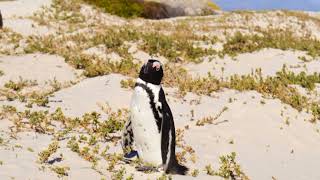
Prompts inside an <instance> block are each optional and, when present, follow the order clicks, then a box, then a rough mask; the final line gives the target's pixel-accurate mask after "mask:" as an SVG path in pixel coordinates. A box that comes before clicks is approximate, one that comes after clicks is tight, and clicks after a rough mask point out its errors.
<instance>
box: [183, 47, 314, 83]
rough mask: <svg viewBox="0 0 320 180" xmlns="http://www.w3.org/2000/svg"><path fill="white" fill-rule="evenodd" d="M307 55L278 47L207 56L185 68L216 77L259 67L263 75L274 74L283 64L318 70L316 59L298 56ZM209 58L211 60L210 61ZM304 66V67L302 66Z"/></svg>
mask: <svg viewBox="0 0 320 180" xmlns="http://www.w3.org/2000/svg"><path fill="white" fill-rule="evenodd" d="M303 56H304V57H307V58H308V59H312V58H311V57H309V56H307V55H306V53H304V52H300V51H282V50H278V49H263V50H261V51H258V52H253V53H244V54H240V55H238V56H236V57H235V58H231V57H229V56H226V57H224V58H212V59H210V58H207V59H205V60H204V62H202V63H199V64H194V63H190V64H187V65H186V66H185V68H186V69H187V70H188V71H189V72H190V73H191V74H192V75H193V76H196V77H197V76H200V77H203V76H207V75H208V72H210V73H211V74H212V75H214V76H216V77H220V78H221V77H223V78H226V77H230V76H232V75H235V74H238V75H248V74H251V73H252V72H255V70H256V69H260V68H261V72H262V75H263V76H274V75H275V74H276V72H279V71H281V70H282V68H283V66H284V65H285V66H286V67H287V68H288V69H289V70H290V71H293V72H301V71H306V72H307V73H309V74H312V73H314V72H319V69H320V62H319V61H318V60H317V59H316V60H313V61H311V62H303V61H302V60H301V59H299V57H303ZM210 60H211V61H210ZM304 66H305V67H304Z"/></svg>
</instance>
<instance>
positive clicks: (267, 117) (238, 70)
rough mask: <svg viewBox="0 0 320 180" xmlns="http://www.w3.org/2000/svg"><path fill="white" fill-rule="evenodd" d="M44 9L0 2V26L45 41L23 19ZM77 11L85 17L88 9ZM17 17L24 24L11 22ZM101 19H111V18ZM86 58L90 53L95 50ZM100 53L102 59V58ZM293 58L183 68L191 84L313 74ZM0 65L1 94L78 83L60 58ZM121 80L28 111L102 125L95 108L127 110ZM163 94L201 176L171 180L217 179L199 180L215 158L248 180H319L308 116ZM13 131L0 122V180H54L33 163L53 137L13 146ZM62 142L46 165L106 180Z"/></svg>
mask: <svg viewBox="0 0 320 180" xmlns="http://www.w3.org/2000/svg"><path fill="white" fill-rule="evenodd" d="M49 3H50V1H49V0H37V1H32V3H31V2H30V0H29V1H28V0H19V1H10V2H9V1H8V2H0V9H1V11H2V12H3V15H4V18H5V26H7V27H9V28H11V29H13V30H14V31H17V32H19V33H21V34H23V35H24V36H28V35H30V34H43V33H47V32H48V29H46V27H37V28H36V29H33V27H32V26H31V24H32V23H33V22H32V21H31V20H30V19H26V16H30V15H32V13H33V12H34V11H36V10H37V9H39V7H41V6H42V5H48V4H49ZM82 10H83V11H85V10H87V11H89V12H92V11H91V9H90V8H88V7H84V9H82ZM19 16H23V18H22V19H20V18H17V17H19ZM103 16H107V18H110V19H113V17H112V16H110V17H109V16H108V15H103ZM113 20H114V19H113ZM200 22H201V21H200ZM250 22H251V21H250ZM316 33H317V32H316ZM91 50H92V51H93V52H97V49H96V48H95V47H93V49H91ZM92 51H91V52H89V54H90V53H92ZM103 51H105V50H103ZM129 51H130V52H129V53H132V54H133V57H134V59H135V60H137V61H144V60H145V58H148V57H150V55H149V54H147V53H146V52H143V51H139V50H137V49H136V48H134V47H133V48H131V49H129ZM99 53H100V55H101V54H102V55H103V53H104V52H99ZM299 56H305V53H304V52H293V51H281V50H275V49H265V50H261V51H259V52H254V53H246V54H241V55H239V56H237V57H236V58H235V59H232V58H229V57H225V58H216V59H212V60H211V61H209V58H208V59H207V60H205V61H204V62H202V63H200V64H191V63H190V64H186V65H185V67H186V69H187V70H188V71H189V72H190V73H191V74H192V75H194V76H205V75H207V73H208V72H210V73H212V74H213V75H215V76H217V77H224V78H225V77H229V76H231V75H234V74H240V75H243V74H249V73H251V72H252V70H254V69H257V68H261V70H262V74H263V75H265V76H267V75H270V76H272V75H275V73H276V72H277V71H279V70H281V68H282V67H283V65H287V67H288V68H290V70H292V71H294V72H300V71H306V72H307V73H313V72H320V71H319V69H320V63H319V59H317V60H313V61H311V62H303V61H301V60H300V59H299V58H298V57H299ZM111 57H112V56H111ZM0 61H1V62H0V70H2V71H3V72H4V75H3V76H1V77H0V86H3V85H4V83H6V82H8V81H9V80H17V79H18V78H19V77H20V76H21V77H22V78H23V79H28V80H37V81H38V83H39V84H40V85H41V87H43V86H46V82H48V81H49V80H53V79H56V80H57V81H59V82H68V81H75V80H78V75H79V73H81V72H79V71H77V70H75V69H73V68H72V67H71V66H69V65H68V64H67V63H65V62H64V59H63V58H62V57H59V56H56V55H46V54H24V55H20V56H0ZM304 65H305V67H303V66H304ZM222 68H223V73H222ZM127 78H128V77H125V76H123V75H119V74H109V75H105V76H100V77H95V78H88V79H84V80H82V81H80V82H79V83H77V84H75V85H73V86H71V87H68V88H64V89H61V90H59V91H57V92H55V93H53V94H52V96H51V97H50V98H49V104H48V107H41V108H39V107H35V108H33V110H38V109H43V110H49V111H50V112H53V111H54V110H55V109H56V108H58V107H61V108H62V110H63V111H64V113H65V114H66V115H67V116H72V117H80V116H82V115H83V114H84V113H87V112H92V111H98V112H99V113H101V114H102V120H104V119H106V117H107V115H106V114H104V112H103V111H102V110H101V108H100V107H99V105H101V104H108V105H109V106H110V107H111V108H112V109H113V110H117V109H120V108H128V107H129V104H130V97H131V94H132V90H129V89H124V88H121V85H120V81H121V80H123V79H127ZM164 89H165V92H166V93H167V94H168V95H167V98H168V102H169V104H170V107H171V109H172V111H173V115H174V119H175V123H176V128H177V129H185V127H186V126H188V128H187V129H185V130H184V132H185V133H184V138H183V139H184V141H185V144H187V145H190V146H191V147H192V148H193V149H194V150H195V155H196V162H195V163H193V162H192V161H190V156H189V155H186V159H187V163H186V164H187V166H188V167H189V168H190V169H191V170H193V169H199V170H200V174H199V176H198V177H197V178H193V177H192V176H190V175H189V176H186V177H185V176H177V175H176V176H173V178H174V179H178V180H179V179H181V180H182V179H203V180H206V179H221V178H219V177H211V176H208V175H206V173H205V171H203V169H204V168H205V166H206V165H208V164H212V165H213V167H214V168H215V169H218V167H219V166H220V164H219V156H221V155H226V154H229V153H230V152H236V153H237V162H238V163H239V164H240V165H241V167H242V169H243V171H244V172H245V173H246V174H247V175H248V176H249V177H250V178H251V179H259V180H260V179H262V180H264V179H266V180H267V179H272V177H274V178H276V179H297V180H301V179H302V180H304V179H306V180H317V179H320V173H319V171H318V167H319V166H320V156H319V151H320V134H319V129H320V125H319V124H318V123H316V124H311V123H309V122H308V120H310V118H311V115H310V114H308V113H306V112H298V111H297V110H295V109H293V108H292V107H290V106H289V105H286V104H283V103H282V102H281V101H280V100H278V99H272V98H267V97H263V96H262V95H261V94H259V93H257V92H255V91H249V92H238V91H234V90H230V89H223V90H221V91H219V92H215V93H213V95H212V96H211V97H209V96H199V95H196V94H193V93H188V94H187V95H186V96H185V97H183V98H180V97H178V96H177V89H175V88H166V87H164ZM300 91H301V92H302V94H306V95H308V94H307V93H308V92H306V90H305V89H303V88H301V87H300ZM312 93H313V94H311V95H310V97H311V98H313V99H319V94H320V86H319V85H318V86H317V88H316V90H315V91H314V92H312ZM0 104H1V105H14V106H16V107H18V109H19V110H24V109H28V108H26V107H25V103H21V102H19V101H13V102H9V101H6V100H2V101H1V102H0ZM225 107H227V108H228V109H227V110H226V111H225V112H223V113H222V114H221V116H219V117H218V118H217V119H216V120H215V121H214V122H213V124H206V125H204V126H196V121H197V120H199V119H202V118H204V117H209V116H212V117H214V116H216V115H217V114H219V112H220V111H221V110H222V109H224V108H225ZM192 111H193V112H194V115H193V116H192V113H191V112H192ZM12 125H13V124H12V122H11V121H8V120H7V119H3V120H0V137H1V138H2V139H3V140H4V141H5V143H4V144H2V145H0V161H1V162H2V163H3V164H2V165H0V179H10V178H11V177H14V178H15V179H59V178H58V177H57V175H56V174H55V173H53V172H52V171H51V170H50V169H48V168H45V169H44V170H39V168H40V169H41V165H40V164H39V163H37V162H36V161H37V159H38V153H39V152H41V151H42V150H43V149H45V148H47V146H48V144H50V142H51V141H52V139H53V136H52V135H42V134H39V133H35V132H21V133H18V135H17V137H16V138H13V137H11V136H10V135H11V131H10V127H11V126H12ZM72 135H79V134H77V133H75V134H72ZM117 135H119V134H117ZM70 136H71V135H70ZM68 138H70V137H67V139H64V140H62V141H60V148H59V150H58V152H57V153H55V154H54V155H52V156H51V157H50V160H52V159H54V158H57V157H60V154H63V159H62V161H61V162H55V163H54V165H59V166H60V165H61V166H69V167H70V171H69V176H67V177H65V179H77V180H78V179H101V178H102V177H104V178H106V179H110V178H111V174H112V173H111V172H108V171H107V170H106V166H107V162H106V161H104V160H100V161H99V163H98V165H97V169H98V170H100V171H101V172H102V173H101V174H99V173H98V171H96V170H94V169H92V168H91V165H92V164H91V163H89V162H88V161H85V160H84V159H83V158H81V157H80V156H78V155H77V154H76V153H74V152H71V151H70V149H69V148H67V147H66V146H67V145H66V144H67V142H68V140H69V139H68ZM99 145H101V147H105V146H106V145H110V146H111V148H110V150H109V152H110V153H111V152H117V153H121V147H120V144H119V143H118V144H111V143H106V142H99ZM28 148H31V149H32V150H30V149H28ZM177 151H178V152H180V151H181V148H178V150H177ZM121 166H123V167H125V168H126V169H127V174H126V176H129V175H130V174H131V173H133V174H134V177H135V179H156V178H157V177H159V176H161V173H153V174H144V173H140V172H137V171H135V169H134V167H132V166H130V165H126V164H124V163H122V164H121ZM119 167H120V166H117V168H119Z"/></svg>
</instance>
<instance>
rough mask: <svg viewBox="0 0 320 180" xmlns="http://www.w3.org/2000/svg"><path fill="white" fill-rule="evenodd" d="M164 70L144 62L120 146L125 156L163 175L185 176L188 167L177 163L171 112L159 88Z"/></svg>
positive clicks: (157, 62) (152, 61)
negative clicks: (153, 167)
mask: <svg viewBox="0 0 320 180" xmlns="http://www.w3.org/2000/svg"><path fill="white" fill-rule="evenodd" d="M162 77H163V68H162V65H161V63H160V62H159V61H157V60H153V59H151V60H149V61H148V62H147V63H145V64H144V65H143V66H142V68H141V70H140V74H139V78H138V79H137V82H136V85H135V88H134V93H133V96H132V100H131V107H130V110H131V114H130V118H129V120H128V121H127V123H126V125H125V127H124V131H123V136H122V147H123V149H124V152H125V157H127V158H131V157H133V156H134V155H138V157H139V158H140V159H141V160H142V161H143V162H145V163H148V164H151V165H153V166H155V167H159V166H162V167H163V170H164V171H165V172H166V173H170V174H181V175H185V174H186V173H187V171H188V168H187V167H185V166H183V165H180V164H179V163H178V161H177V158H176V154H175V150H176V134H175V126H174V121H173V116H172V112H171V109H170V107H169V105H168V103H167V101H166V97H165V94H164V91H163V89H162V87H161V80H162Z"/></svg>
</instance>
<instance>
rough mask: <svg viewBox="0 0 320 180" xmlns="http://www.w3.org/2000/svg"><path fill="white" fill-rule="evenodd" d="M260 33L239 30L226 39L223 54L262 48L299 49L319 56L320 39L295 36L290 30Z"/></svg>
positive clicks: (273, 30) (234, 53)
mask: <svg viewBox="0 0 320 180" xmlns="http://www.w3.org/2000/svg"><path fill="white" fill-rule="evenodd" d="M260 34H261V35H258V34H254V35H244V34H242V33H240V32H237V33H235V35H234V36H233V37H231V38H229V39H228V40H227V42H226V43H225V44H224V45H223V51H222V52H221V53H222V54H223V55H226V54H228V55H230V56H236V55H238V54H240V53H248V52H249V53H251V52H254V51H257V50H261V49H263V48H275V49H282V50H290V49H295V50H301V51H306V52H307V53H308V55H310V56H311V57H313V58H315V57H318V56H320V41H318V40H317V39H313V38H311V37H307V36H306V37H301V38H299V37H296V36H295V35H293V33H292V32H291V31H282V30H277V29H270V30H267V31H260Z"/></svg>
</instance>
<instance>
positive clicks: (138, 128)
mask: <svg viewBox="0 0 320 180" xmlns="http://www.w3.org/2000/svg"><path fill="white" fill-rule="evenodd" d="M151 90H152V92H153V95H154V100H156V101H158V95H159V91H160V88H157V87H151ZM150 100H151V99H150V95H149V94H148V93H147V92H146V91H145V89H143V88H141V87H136V88H135V90H134V94H133V97H132V102H131V122H132V131H133V135H134V141H135V145H136V148H137V151H138V154H139V157H140V158H141V159H142V160H143V161H144V162H147V163H151V164H153V165H156V166H158V165H161V164H162V157H161V133H160V132H159V130H158V126H157V123H156V119H155V116H154V112H153V110H152V108H151V105H150ZM157 106H159V103H157Z"/></svg>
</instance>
